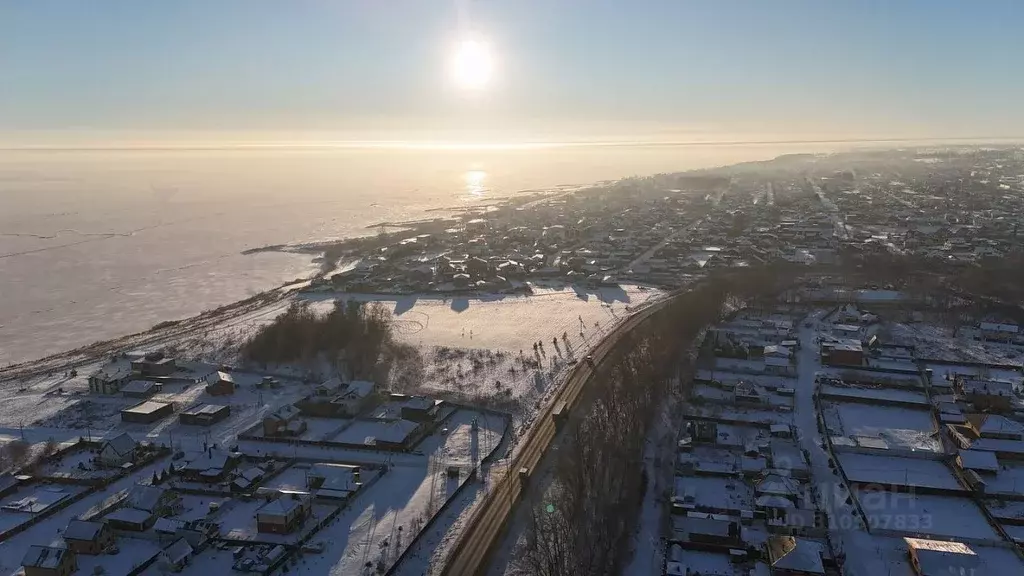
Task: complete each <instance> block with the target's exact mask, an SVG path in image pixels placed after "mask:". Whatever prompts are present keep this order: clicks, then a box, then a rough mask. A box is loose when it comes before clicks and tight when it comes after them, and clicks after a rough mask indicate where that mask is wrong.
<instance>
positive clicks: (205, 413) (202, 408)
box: [178, 404, 231, 426]
mask: <svg viewBox="0 0 1024 576" xmlns="http://www.w3.org/2000/svg"><path fill="white" fill-rule="evenodd" d="M230 415H231V406H222V405H219V404H199V405H198V406H193V407H191V408H189V409H188V410H183V411H182V412H181V414H179V415H178V421H179V422H181V423H182V424H186V425H189V426H212V425H213V424H216V423H217V422H220V421H221V420H224V419H225V418H227V417H228V416H230Z"/></svg>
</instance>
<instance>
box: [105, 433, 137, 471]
mask: <svg viewBox="0 0 1024 576" xmlns="http://www.w3.org/2000/svg"><path fill="white" fill-rule="evenodd" d="M137 446H138V444H137V443H136V442H135V440H133V439H132V437H131V436H129V435H128V434H127V433H122V434H118V435H117V436H114V437H113V438H111V439H110V440H107V441H106V442H104V443H103V446H102V447H100V453H99V456H98V457H97V459H98V460H99V463H100V464H101V465H102V466H109V467H111V468H113V467H117V466H121V465H124V464H127V463H129V462H134V461H135V449H136V447H137Z"/></svg>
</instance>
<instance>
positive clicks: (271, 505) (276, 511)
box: [256, 498, 302, 518]
mask: <svg viewBox="0 0 1024 576" xmlns="http://www.w3.org/2000/svg"><path fill="white" fill-rule="evenodd" d="M301 505H302V502H301V501H300V500H298V499H295V498H278V499H276V500H271V501H270V502H267V503H266V504H264V505H263V506H261V507H260V508H259V510H257V511H256V517H257V518H258V517H260V516H262V515H267V516H275V517H278V516H280V517H285V516H287V515H288V514H290V513H291V512H292V511H293V510H295V509H297V508H299V507H300V506H301Z"/></svg>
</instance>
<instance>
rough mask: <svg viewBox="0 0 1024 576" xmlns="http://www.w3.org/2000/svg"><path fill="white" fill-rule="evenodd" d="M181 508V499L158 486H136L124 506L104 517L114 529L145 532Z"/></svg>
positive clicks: (129, 493)
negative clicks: (160, 519)
mask: <svg viewBox="0 0 1024 576" xmlns="http://www.w3.org/2000/svg"><path fill="white" fill-rule="evenodd" d="M180 508H181V497H179V496H178V495H177V494H176V493H175V492H172V491H170V490H165V489H163V488H159V487H157V486H146V485H142V484H136V485H135V486H132V488H131V490H130V491H129V492H128V496H127V497H126V498H125V500H124V506H122V507H121V508H118V509H117V510H115V511H113V512H111V513H110V514H107V515H106V516H104V519H105V520H106V521H107V522H109V523H110V525H111V527H112V528H115V529H119V530H131V531H135V532H143V531H145V530H148V529H149V528H150V527H151V526H153V524H154V523H155V522H156V519H157V518H158V517H160V516H163V515H166V514H174V513H176V512H177V511H178V510H179V509H180Z"/></svg>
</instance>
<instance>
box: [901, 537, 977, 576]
mask: <svg viewBox="0 0 1024 576" xmlns="http://www.w3.org/2000/svg"><path fill="white" fill-rule="evenodd" d="M904 540H905V541H906V543H907V548H909V549H910V550H911V553H912V554H914V556H916V557H917V562H918V564H919V565H920V567H921V574H973V573H974V569H975V568H977V567H978V565H979V564H980V560H979V558H978V555H977V554H976V553H975V552H974V550H972V549H971V547H970V546H968V545H967V544H964V543H962V542H945V541H941V540H924V539H921V538H904Z"/></svg>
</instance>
